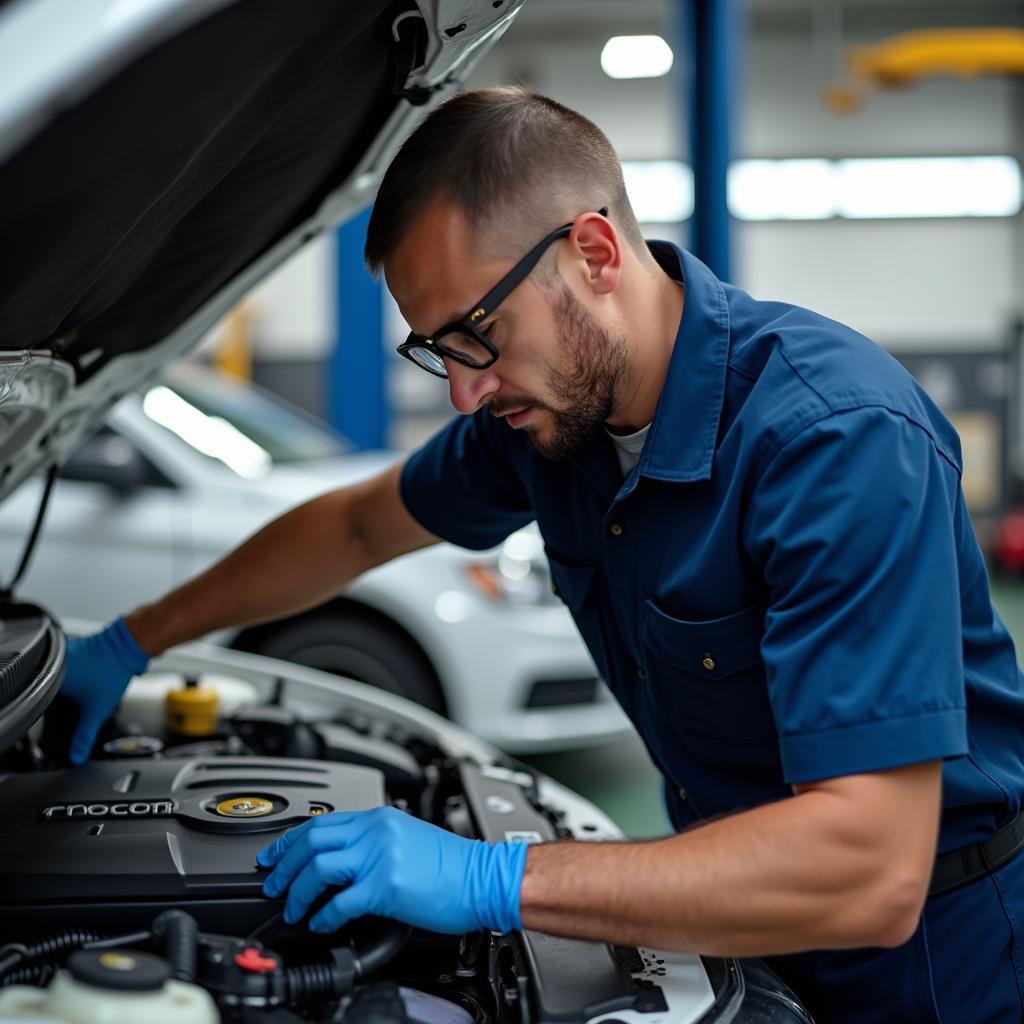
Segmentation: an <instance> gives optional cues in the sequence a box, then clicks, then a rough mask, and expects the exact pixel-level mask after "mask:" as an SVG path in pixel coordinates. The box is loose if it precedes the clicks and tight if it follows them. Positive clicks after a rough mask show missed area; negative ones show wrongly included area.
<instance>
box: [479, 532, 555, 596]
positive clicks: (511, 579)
mask: <svg viewBox="0 0 1024 1024" xmlns="http://www.w3.org/2000/svg"><path fill="white" fill-rule="evenodd" d="M466 571H467V573H468V575H469V579H470V581H471V582H472V583H473V585H474V586H475V587H476V589H477V590H478V591H480V593H482V594H483V595H484V596H485V597H488V598H490V599H491V600H492V601H500V602H502V603H503V604H510V605H520V606H522V605H531V606H537V605H548V604H557V603H558V598H556V597H555V596H554V594H552V592H551V572H550V570H549V569H548V563H547V559H546V558H545V557H544V546H543V544H542V542H541V540H540V537H539V536H538V535H537V534H536V533H534V532H533V531H532V530H519V531H517V532H516V533H513V534H512V536H510V537H509V538H508V539H507V540H506V541H505V543H504V544H502V546H501V549H500V551H499V553H498V556H497V557H496V558H493V559H489V560H488V561H486V562H474V563H472V564H470V565H469V566H467V570H466Z"/></svg>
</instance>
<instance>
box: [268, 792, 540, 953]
mask: <svg viewBox="0 0 1024 1024" xmlns="http://www.w3.org/2000/svg"><path fill="white" fill-rule="evenodd" d="M256 862H257V864H259V865H260V866H261V867H265V868H266V867H272V866H274V865H277V866H276V867H275V868H274V870H273V871H272V872H271V873H270V875H268V876H267V879H266V880H265V881H264V883H263V892H264V893H265V894H266V895H267V896H269V897H271V898H274V897H277V896H279V895H281V893H283V892H284V891H285V890H286V889H287V890H288V900H287V902H286V904H285V911H284V919H285V921H287V922H288V923H289V924H294V923H295V922H296V921H299V920H301V919H302V917H303V916H304V915H305V914H306V912H307V910H309V907H310V905H311V904H312V903H313V901H314V900H315V899H316V898H317V897H318V896H319V895H320V894H321V893H322V892H323V891H324V890H325V889H326V888H327V887H328V886H347V888H345V889H343V890H342V891H341V892H339V893H337V894H336V895H335V896H334V897H332V899H331V900H330V902H328V903H327V904H325V905H324V906H323V907H321V908H320V910H318V911H317V913H316V914H315V915H314V916H313V918H312V920H311V921H310V922H309V927H310V929H311V930H312V931H315V932H333V931H335V930H336V929H337V928H340V927H341V926H342V925H344V924H347V923H348V922H349V921H351V920H352V919H353V918H356V917H362V916H363V914H375V915H377V916H378V917H390V918H394V919H395V920H398V921H404V922H405V923H406V924H411V925H415V926H416V927H418V928H426V929H429V930H430V931H435V932H447V933H449V934H454V935H458V934H461V933H462V932H469V931H478V930H480V929H490V930H492V931H498V932H508V931H518V930H519V929H521V928H522V926H523V923H522V920H521V919H520V916H519V887H520V885H521V884H522V880H523V871H524V870H525V868H526V843H493V844H492V843H485V842H483V841H482V840H479V839H463V838H462V836H457V835H455V834H454V833H452V832H446V831H445V830H444V829H442V828H438V827H437V826H436V825H431V824H430V823H429V822H426V821H421V820H420V819H418V818H414V817H412V815H409V814H406V813H405V812H403V811H399V810H396V809H395V808H394V807H378V808H376V809H375V810H372V811H339V812H336V813H334V814H324V815H322V816H320V817H316V818H311V819H310V820H309V821H307V822H304V823H303V824H302V825H299V826H298V827H297V828H293V829H292V830H291V831H290V832H286V833H285V834H284V835H283V836H281V837H279V838H278V839H277V841H276V842H274V843H272V844H271V845H270V846H268V847H266V848H265V849H263V850H260V852H259V854H258V855H257V857H256Z"/></svg>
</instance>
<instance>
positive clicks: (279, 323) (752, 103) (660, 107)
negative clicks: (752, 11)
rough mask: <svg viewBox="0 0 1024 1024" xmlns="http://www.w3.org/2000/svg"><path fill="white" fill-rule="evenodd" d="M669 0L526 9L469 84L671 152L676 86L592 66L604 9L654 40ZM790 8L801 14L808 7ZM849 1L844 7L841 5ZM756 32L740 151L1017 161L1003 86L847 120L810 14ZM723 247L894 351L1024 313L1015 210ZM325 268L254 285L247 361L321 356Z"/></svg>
mask: <svg viewBox="0 0 1024 1024" xmlns="http://www.w3.org/2000/svg"><path fill="white" fill-rule="evenodd" d="M634 2H636V3H637V6H636V7H631V6H630V5H631V3H634ZM670 2H671V0H662V2H661V3H660V4H659V3H658V2H656V0H645V2H644V3H643V4H642V5H641V4H639V0H622V2H621V3H618V4H616V3H613V2H611V0H603V2H592V3H591V4H590V5H588V8H589V7H592V9H593V11H594V12H595V18H594V19H592V21H591V22H588V21H587V20H586V19H585V18H576V20H575V21H572V20H571V19H570V21H565V20H564V18H563V21H558V20H557V18H554V13H557V11H558V9H559V5H564V6H565V8H566V10H569V9H570V8H572V10H574V11H579V10H582V8H581V7H580V5H579V4H578V3H577V4H576V6H575V7H573V6H572V5H573V3H575V0H531V2H530V3H528V4H527V6H526V8H525V9H524V12H523V14H522V16H521V18H520V21H519V22H518V23H517V24H516V25H514V26H513V27H512V29H511V30H510V31H509V32H508V34H507V35H506V37H505V38H504V39H503V40H502V41H501V42H500V43H499V45H498V46H497V48H496V49H495V51H494V52H493V53H492V54H491V55H489V56H488V57H487V58H486V59H485V61H484V62H483V64H482V65H481V67H480V68H479V69H478V71H477V73H476V74H475V76H474V78H473V81H472V82H471V83H470V84H471V85H480V84H487V83H491V82H495V81H514V80H525V81H527V82H528V84H531V85H532V86H534V87H535V88H537V89H539V90H541V91H542V92H546V93H548V94H550V95H552V96H554V97H555V98H556V99H559V100H561V101H563V102H565V103H567V104H569V105H570V106H573V107H575V108H577V109H579V110H580V111H582V112H583V113H585V114H587V115H588V116H590V117H591V118H593V119H594V120H595V121H597V122H598V123H599V124H600V125H601V126H602V127H603V128H604V129H605V131H606V132H607V133H608V135H609V137H610V138H611V140H612V142H613V143H614V144H615V146H616V148H617V149H618V151H619V154H620V156H621V157H622V158H623V159H657V158H669V157H679V156H680V155H682V152H683V151H682V144H681V139H682V137H683V134H684V132H683V115H682V114H681V113H680V110H681V101H680V98H679V96H678V94H677V93H678V84H677V79H675V78H673V77H671V76H670V77H667V78H662V79H655V80H640V81H626V82H613V81H611V80H610V79H608V78H607V77H605V75H604V74H603V72H602V71H601V69H600V66H599V62H598V61H599V54H600V49H601V46H602V44H603V42H604V39H605V38H606V36H607V35H608V34H609V32H611V31H613V30H616V29H615V26H614V24H612V27H611V28H608V27H607V26H606V24H605V22H607V21H608V19H609V15H610V14H612V13H616V12H617V17H618V19H619V22H620V23H621V24H623V25H625V26H627V27H630V26H632V25H634V24H635V26H636V28H635V29H634V30H639V31H657V30H658V28H659V27H663V26H664V25H665V23H666V22H667V20H668V18H667V11H668V4H669V3H670ZM760 3H761V0H758V6H760ZM779 6H780V7H785V5H784V4H780V5H779ZM790 6H791V8H792V10H793V11H795V12H798V13H799V12H800V11H802V10H805V9H809V0H808V3H804V4H793V5H790ZM847 6H848V7H850V6H856V5H855V4H853V3H851V0H847ZM940 7H941V10H940V11H939V14H940V15H941V16H942V17H946V18H948V20H950V21H952V20H955V19H954V17H953V15H957V16H958V17H959V19H960V20H961V21H963V20H964V19H965V18H969V15H970V13H971V10H972V5H971V3H970V2H969V0H964V2H963V3H961V4H959V5H958V4H956V3H954V2H952V0H946V2H944V3H943V4H942V5H940ZM890 8H891V9H892V10H893V11H894V12H895V13H894V14H893V17H894V18H902V22H900V23H899V24H897V23H896V22H895V21H894V22H893V25H892V27H891V29H889V30H886V29H885V27H884V25H879V24H873V26H872V29H873V35H872V38H874V39H877V38H880V37H883V36H885V35H886V34H887V31H892V30H895V29H896V28H905V27H908V25H909V24H912V23H913V20H914V17H915V16H916V15H915V12H918V13H919V14H920V16H921V17H924V16H925V14H924V12H927V11H928V10H929V7H928V5H915V4H913V3H910V4H908V3H907V2H906V0H898V2H894V3H892V4H890V5H888V7H886V6H882V5H875V7H874V8H873V9H874V10H875V12H876V14H877V16H878V17H884V16H886V15H885V11H886V10H888V9H890ZM631 11H632V12H635V17H631V15H630V13H629V12H631ZM531 12H533V13H531ZM879 12H880V13H879ZM934 14H935V12H934V11H933V12H932V15H934ZM531 18H532V19H533V20H532V21H531V20H530V19H531ZM553 18H554V20H552V19H553ZM908 19H909V20H908ZM599 22H600V23H599ZM768 22H771V19H768ZM765 24H767V23H765V19H764V18H763V17H762V18H761V27H760V29H759V30H758V32H757V34H756V35H755V37H754V38H753V39H751V40H749V41H748V43H747V45H746V48H745V53H744V56H743V62H742V72H743V89H742V102H741V105H740V109H741V117H740V123H739V126H738V137H737V142H736V153H737V155H738V156H744V157H785V156H826V157H842V156H886V155H940V154H941V155H947V154H948V155H954V154H987V153H1010V154H1014V155H1019V153H1020V151H1021V148H1022V127H1021V126H1020V125H1019V124H1018V123H1017V117H1016V115H1015V112H1014V107H1013V92H1012V88H1013V86H1011V84H1010V82H1009V81H1008V80H1006V79H1000V78H995V77H993V78H987V79H977V80H970V81H960V80H941V81H931V82H927V83H924V84H921V85H918V86H914V87H911V88H907V89H904V90H899V91H886V92H884V93H878V94H876V95H874V96H872V97H870V98H869V99H868V101H867V103H866V105H865V107H864V109H863V110H862V111H861V112H860V113H859V114H857V115H856V116H853V117H848V118H839V117H836V116H834V115H831V114H829V113H828V112H827V111H826V110H825V108H824V106H823V104H822V103H821V100H820V98H819V94H820V88H821V85H822V80H821V67H822V65H821V61H820V50H816V49H815V44H814V40H813V38H812V36H811V34H810V31H809V27H810V25H809V21H807V20H806V19H803V20H801V19H800V18H795V19H793V18H791V19H790V20H789V22H787V21H786V19H785V18H784V19H782V22H778V19H776V24H775V27H771V25H769V27H767V28H766V27H765ZM618 30H621V28H619V29H618ZM855 38H856V37H850V39H849V41H854V39H855ZM1017 88H1021V87H1020V86H1017ZM651 233H652V234H658V235H662V236H664V235H665V234H666V231H665V230H664V229H656V228H652V229H651ZM735 239H736V246H735V257H736V259H735V262H736V274H735V276H736V280H737V283H739V284H741V285H742V286H744V287H746V288H748V289H749V290H750V291H752V292H753V293H754V294H755V295H758V296H761V297H766V298H768V297H770V298H779V299H786V300H788V301H793V302H797V303H800V304H803V305H807V306H810V307H812V308H815V309H819V310H821V311H822V312H824V313H827V314H828V315H831V316H834V317H836V318H837V319H840V320H843V321H846V322H848V323H850V324H851V325H853V326H855V327H857V328H858V329H860V330H862V331H864V332H865V333H867V334H869V335H871V336H872V337H874V338H876V339H877V340H878V341H879V342H881V343H882V344H884V345H887V346H889V347H892V348H897V349H905V348H920V347H955V348H963V347H970V346H977V347H982V348H990V347H994V346H998V345H1000V344H1001V343H1002V340H1003V338H1004V336H1005V333H1006V329H1007V324H1008V323H1009V320H1010V318H1011V316H1012V315H1013V314H1014V313H1015V312H1017V311H1019V310H1020V309H1021V308H1022V296H1024V287H1022V286H1024V279H1022V275H1024V269H1022V266H1021V261H1022V253H1024V227H1022V219H1021V218H1020V217H1017V218H1013V219H993V220H982V219H977V220H949V221H944V220H929V221H859V222H856V221H839V220H835V221H826V222H808V223H741V224H737V225H736V233H735ZM331 260H332V255H331V252H330V245H329V243H326V242H322V243H320V244H319V245H317V246H315V247H314V248H313V249H312V250H311V251H309V252H308V253H307V254H306V255H305V256H304V257H303V258H301V259H299V260H296V261H293V262H292V263H291V264H289V266H288V267H286V268H284V269H283V270H282V271H281V272H280V273H279V274H277V275H276V276H275V277H274V278H272V279H271V280H270V281H268V282H267V283H266V284H264V285H263V286H262V287H261V288H260V289H259V290H258V291H257V293H256V294H255V295H254V297H253V301H254V310H255V314H256V317H257V320H256V342H257V353H258V354H260V355H264V356H268V357H274V356H277V355H281V356H284V355H287V356H288V357H289V358H294V357H296V356H301V355H308V356H310V357H316V356H318V355H322V354H324V353H325V352H326V351H327V349H328V347H329V345H330V344H331V341H332V314H331V310H332V304H333V301H334V297H333V294H332V289H333V287H334V281H333V270H332V262H331ZM390 322H391V324H392V327H391V331H392V335H393V337H392V338H390V339H389V342H391V341H397V340H398V335H399V334H400V332H401V325H400V324H398V323H397V322H395V320H394V319H393V318H392V319H391V321H390ZM397 387H398V391H397V397H399V399H400V400H402V401H405V400H408V401H409V402H410V404H422V402H423V401H424V397H425V396H424V395H423V393H422V392H421V391H420V389H419V388H418V387H416V386H415V385H414V384H413V383H412V382H399V383H398V385H397ZM410 388H411V390H410ZM403 396H405V397H403Z"/></svg>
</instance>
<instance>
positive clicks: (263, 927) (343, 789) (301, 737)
mask: <svg viewBox="0 0 1024 1024" xmlns="http://www.w3.org/2000/svg"><path fill="white" fill-rule="evenodd" d="M177 678H178V679H179V683H178V684H176V685H179V686H180V685H181V682H180V680H184V682H185V685H186V686H196V685H197V682H198V685H200V686H202V685H205V684H204V682H203V680H202V679H199V680H197V679H196V678H188V677H187V674H186V675H185V676H178V677H177ZM139 682H140V683H144V682H145V680H141V681H139ZM296 685H299V684H297V683H294V682H286V681H285V680H283V679H278V680H277V681H276V685H274V686H273V687H271V688H270V689H269V691H267V692H266V693H265V694H264V696H263V699H256V700H253V699H251V698H252V696H253V693H258V692H259V691H258V688H257V690H255V691H253V690H252V688H251V687H250V691H251V692H249V693H248V694H243V697H244V698H245V699H236V700H235V702H234V703H235V705H236V706H234V707H233V708H231V707H229V706H228V705H225V706H224V707H223V709H222V710H223V711H224V713H223V714H221V715H220V717H219V718H218V720H217V725H216V729H215V731H213V732H211V733H209V734H207V735H204V736H202V737H200V738H196V737H194V736H192V737H190V736H183V735H180V734H176V733H174V732H173V731H169V730H167V729H166V728H154V725H158V724H159V723H158V718H157V717H155V716H154V715H153V714H152V713H149V714H147V709H148V711H149V712H152V709H153V706H154V699H153V696H152V693H151V694H150V696H149V698H148V699H147V701H145V702H143V703H140V702H139V700H138V699H136V700H135V702H134V704H133V702H132V700H130V699H128V698H126V700H125V702H124V704H123V705H122V707H121V709H120V711H119V713H118V715H117V717H115V718H114V719H111V720H110V721H108V722H107V723H106V725H105V727H104V729H103V731H102V732H101V735H100V737H99V740H98V741H97V744H96V747H95V749H94V752H93V757H92V759H91V760H90V761H89V762H88V763H87V764H85V765H83V766H81V767H78V768H72V767H70V766H69V765H68V764H67V761H66V751H67V748H68V742H67V741H68V738H69V736H70V733H71V730H72V728H73V726H74V722H75V718H76V711H75V709H74V707H73V706H69V705H67V704H65V703H64V701H63V698H61V697H58V698H57V699H56V700H54V701H53V702H52V703H51V704H50V706H49V708H48V710H47V712H46V714H45V716H44V718H43V720H42V722H41V723H39V724H37V725H36V727H35V728H34V729H33V730H32V731H31V732H30V733H28V734H26V735H24V736H23V737H22V738H21V739H19V740H18V741H17V742H16V743H14V744H13V745H12V746H11V747H10V748H9V749H7V750H6V752H4V753H3V754H2V755H0V772H2V774H0V820H2V821H3V823H4V827H5V834H4V842H3V843H2V844H0V1020H4V1019H8V1018H6V1017H5V1016H4V1015H5V1013H12V1012H13V1013H16V1014H18V1016H17V1017H16V1019H18V1020H19V1021H20V1020H22V1019H24V1020H26V1021H27V1020H45V1021H52V1022H58V1021H65V1020H76V1021H77V1020H96V1019H103V1020H105V1021H111V1022H119V1021H121V1020H124V1021H133V1022H135V1021H139V1020H142V1019H146V1020H151V1021H153V1022H154V1024H155V1022H158V1021H159V1022H162V1021H164V1020H166V1021H169V1022H170V1021H177V1020H182V1021H186V1020H187V1021H190V1022H203V1021H207V1020H209V1021H211V1022H212V1021H268V1022H279V1024H284V1022H291V1021H342V1020H345V1021H352V1022H359V1021H364V1020H366V1021H369V1020H373V1021H379V1022H382V1021H398V1022H404V1021H422V1022H425V1024H430V1022H434V1021H437V1022H442V1021H443V1022H450V1024H469V1022H490V1021H494V1022H521V1024H532V1022H538V1024H539V1022H545V1021H569V1020H574V1021H582V1020H605V1021H608V1022H609V1024H610V1022H611V1021H612V1020H616V1021H627V1022H631V1021H640V1020H645V1021H650V1022H651V1024H667V1022H668V1021H691V1020H697V1019H700V1020H707V1021H710V1020H729V1019H733V1017H732V1013H731V1012H730V1011H729V1009H728V1008H729V1007H730V1006H732V1007H733V1009H735V1005H736V996H737V989H738V988H739V989H740V990H741V988H742V982H741V981H740V980H739V977H738V973H737V971H736V968H735V965H734V964H732V963H731V962H730V961H709V962H707V963H706V964H703V966H704V967H705V968H706V971H707V973H706V974H705V971H704V970H701V966H702V963H703V962H702V961H700V960H698V959H697V958H694V957H682V956H673V955H672V954H664V953H656V952H654V951H647V950H640V949H637V948H632V947H628V948H623V947H615V946H610V945H604V944H595V943H586V942H578V941H574V940H568V939H559V938H552V937H550V936H546V935H541V934H538V933H532V932H529V931H527V932H523V933H516V934H507V935H498V934H494V933H483V932H481V933H475V934H466V935H463V936H445V935H438V934H435V933H432V932H425V931H420V930H415V929H410V928H408V927H406V926H404V925H401V924H398V923H396V922H392V921H386V920H383V919H376V918H363V919H360V920H358V921H356V922H354V923H353V924H352V925H351V926H349V927H348V928H345V929H342V930H341V931H340V932H338V933H336V934H334V935H331V936H315V935H313V934H311V933H310V932H309V931H308V930H307V929H306V928H305V927H304V922H299V923H298V924H296V925H294V926H289V925H286V924H285V923H284V922H283V918H282V916H281V913H282V911H283V901H280V900H278V901H274V900H269V899H267V898H265V897H264V896H263V894H262V889H261V886H262V881H263V878H264V877H265V875H266V871H265V870H263V869H260V868H258V867H257V866H256V862H255V855H256V853H257V851H258V850H259V849H261V848H262V847H264V846H266V845H267V844H268V843H269V842H270V841H271V840H272V839H273V838H274V837H275V836H276V835H278V834H280V833H281V832H283V831H284V830H286V829H288V828H290V827H292V826H294V825H296V824H299V823H300V822H302V821H304V820H306V819H307V818H309V817H310V816H314V815H318V814H327V813H330V812H331V811H336V810H360V809H369V808H373V807H377V806H381V805H391V806H395V807H398V808H400V809H402V810H404V811H406V812H408V813H410V814H414V815H417V816H419V817H421V818H423V819H424V820H427V821H430V822H432V823H434V824H436V825H439V826H441V827H444V828H447V829H450V830H452V831H454V832H456V833H458V834H460V835H463V836H466V837H470V838H479V839H484V840H487V841H491V842H494V841H504V840H518V841H523V842H535V841H541V840H557V839H559V838H564V839H569V838H586V837H587V836H586V835H585V834H583V835H578V834H577V833H579V832H580V831H581V830H582V831H583V832H584V833H586V832H588V831H589V832H592V833H599V832H600V829H599V827H598V826H597V825H584V826H579V824H578V822H575V821H574V817H575V816H574V814H573V813H571V806H570V805H568V804H567V805H565V806H562V807H559V806H557V801H555V802H552V801H551V799H550V796H549V797H548V798H547V799H545V797H543V796H542V793H541V788H540V786H541V784H542V779H543V777H538V776H537V775H536V774H535V773H533V772H532V771H531V770H529V769H525V768H524V766H522V765H520V764H518V763H516V762H512V761H508V760H504V762H503V761H502V759H497V760H488V759H485V758H480V757H473V756H470V755H468V754H467V753H465V752H459V751H453V750H452V749H450V748H449V745H448V744H445V743H444V742H443V740H442V739H441V737H439V736H438V735H437V734H436V733H434V732H433V731H432V730H431V729H430V728H424V729H418V728H416V727H415V726H411V725H410V723H409V722H408V721H405V720H401V719H396V717H395V716H393V715H390V714H388V713H387V709H386V708H382V709H380V711H379V713H373V712H372V711H371V712H369V713H368V711H367V708H366V706H365V705H363V706H350V705H346V703H345V702H344V700H342V699H338V698H335V699H333V700H330V699H324V698H325V695H324V694H321V695H320V700H319V704H317V702H316V701H314V702H313V705H312V710H311V709H310V707H308V706H307V707H306V708H305V709H304V710H297V709H296V707H295V706H293V703H292V702H291V701H289V699H288V694H289V692H290V691H289V688H290V687H292V686H296ZM229 689H230V687H229ZM130 693H131V691H130ZM157 696H162V691H159V690H158V691H157ZM300 703H301V702H300ZM317 708H323V709H329V710H326V713H318V711H317ZM576 799H577V800H578V799H579V798H576ZM579 802H580V803H581V804H583V803H584V802H583V801H579ZM596 837H602V836H600V835H597V836H596ZM318 905H319V904H318ZM315 909H317V908H316V907H314V908H313V910H312V911H311V913H312V912H315ZM695 968H696V969H695ZM712 988H713V989H714V992H712ZM97 999H99V1000H100V1002H101V1003H102V1007H100V1006H99V1004H97V1003H96V1000H97ZM176 1006H177V1007H179V1008H180V1012H179V1011H178V1010H175V1007H176ZM66 1007H77V1009H74V1010H67V1009H66ZM698 1007H699V1008H700V1009H701V1010H702V1011H703V1012H701V1013H699V1014H697V1015H696V1016H695V1015H694V1013H693V1011H694V1010H695V1009H697V1008H698ZM100 1009H102V1013H101V1012H100ZM118 1013H122V1014H123V1015H122V1016H118ZM176 1013H178V1014H179V1015H177V1016H176V1015H175V1014H176ZM722 1013H724V1014H725V1015H724V1016H722ZM68 1014H70V1015H68ZM75 1014H79V1015H78V1016H75ZM709 1014H710V1015H709ZM83 1015H84V1016H83ZM90 1015H91V1016H90ZM635 1015H638V1016H635Z"/></svg>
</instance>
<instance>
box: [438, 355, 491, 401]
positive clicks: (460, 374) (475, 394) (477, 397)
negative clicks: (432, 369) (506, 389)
mask: <svg viewBox="0 0 1024 1024" xmlns="http://www.w3.org/2000/svg"><path fill="white" fill-rule="evenodd" d="M444 362H445V366H446V368H447V370H448V394H449V396H450V398H451V402H452V405H453V406H454V407H455V409H456V410H457V411H458V412H461V413H463V414H468V413H473V412H476V411H477V409H479V408H481V407H482V406H484V405H486V404H487V402H488V400H489V399H490V398H491V397H493V396H494V395H495V394H497V392H498V389H499V388H500V387H501V378H499V377H498V375H497V374H496V373H495V372H494V370H492V369H486V370H474V369H472V368H471V367H468V366H463V365H462V363H458V362H456V361H455V360H454V359H446V360H445V361H444Z"/></svg>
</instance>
